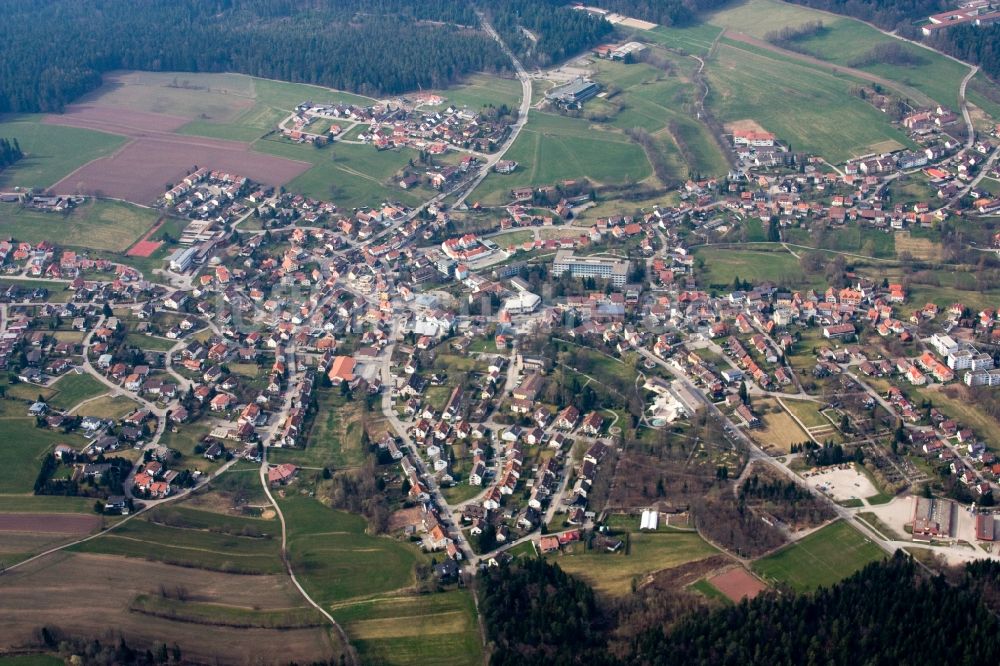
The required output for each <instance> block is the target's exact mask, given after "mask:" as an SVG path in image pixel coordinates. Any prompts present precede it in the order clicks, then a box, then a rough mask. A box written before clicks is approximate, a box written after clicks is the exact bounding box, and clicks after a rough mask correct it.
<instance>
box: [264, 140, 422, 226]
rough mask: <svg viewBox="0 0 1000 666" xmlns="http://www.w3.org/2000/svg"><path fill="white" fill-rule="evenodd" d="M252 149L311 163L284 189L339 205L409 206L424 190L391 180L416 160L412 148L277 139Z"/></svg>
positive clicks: (348, 206)
mask: <svg viewBox="0 0 1000 666" xmlns="http://www.w3.org/2000/svg"><path fill="white" fill-rule="evenodd" d="M254 150H258V151H260V152H264V153H268V154H271V155H278V156H280V157H287V158H289V159H293V160H302V161H305V162H311V163H312V164H313V166H312V168H310V169H309V170H308V171H306V172H305V173H303V174H302V175H300V176H299V177H297V178H295V179H294V180H292V181H291V182H289V183H288V185H287V186H286V187H287V189H288V190H289V191H290V192H301V193H302V194H305V195H307V196H310V197H314V198H317V199H323V200H328V201H329V200H332V201H334V202H335V203H336V204H337V205H338V206H340V207H341V208H348V209H349V208H352V207H361V206H375V205H378V204H379V203H381V202H383V201H387V200H388V201H400V202H402V203H404V204H411V205H412V204H414V203H416V202H417V201H418V200H419V199H420V196H421V195H420V194H419V192H420V191H422V189H423V188H417V189H416V190H402V189H400V188H399V187H398V186H396V185H395V184H394V183H393V182H392V179H393V176H394V175H395V174H396V172H398V171H399V170H400V169H402V168H404V167H406V166H407V164H408V163H409V161H410V159H416V157H417V154H416V153H415V152H413V151H411V150H398V151H396V150H383V151H377V150H375V149H374V148H373V147H372V146H364V145H353V144H346V143H334V144H333V145H331V146H328V147H327V148H323V149H318V148H314V147H312V146H309V145H304V144H295V143H291V142H289V141H286V140H284V139H278V138H267V139H262V140H260V141H257V142H256V143H254Z"/></svg>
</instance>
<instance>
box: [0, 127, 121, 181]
mask: <svg viewBox="0 0 1000 666" xmlns="http://www.w3.org/2000/svg"><path fill="white" fill-rule="evenodd" d="M0 136H2V137H6V138H10V139H17V141H18V143H20V144H21V150H23V151H24V153H25V156H24V158H22V159H20V160H18V162H17V163H16V164H14V165H13V166H10V167H7V168H6V169H4V170H3V171H0V189H2V190H9V189H12V188H14V187H18V186H19V187H24V188H30V187H38V188H46V187H50V186H51V185H54V184H55V183H57V182H58V181H59V180H61V179H62V178H63V177H64V176H67V175H69V174H70V173H72V172H73V171H74V170H75V169H78V168H79V167H81V166H83V165H84V164H86V163H87V162H90V161H91V160H95V159H97V158H98V157H103V156H105V155H109V154H111V153H113V152H114V151H115V150H116V149H117V148H119V147H120V146H121V145H122V144H124V143H125V138H124V137H121V136H115V135H114V134H106V133H104V132H94V131H92V130H86V129H77V128H75V127H61V126H59V125H48V124H45V123H42V122H41V116H36V115H31V116H27V115H26V116H17V117H15V118H14V119H12V120H8V121H5V122H0Z"/></svg>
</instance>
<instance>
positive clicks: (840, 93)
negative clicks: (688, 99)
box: [707, 39, 911, 162]
mask: <svg viewBox="0 0 1000 666" xmlns="http://www.w3.org/2000/svg"><path fill="white" fill-rule="evenodd" d="M707 76H708V79H709V84H710V87H711V91H710V93H709V96H708V103H709V105H710V106H712V107H713V108H714V109H715V112H716V114H717V115H718V117H719V119H720V120H721V121H722V122H734V121H739V120H745V119H752V120H755V121H757V122H758V123H759V124H760V125H762V126H763V127H764V128H765V129H767V130H768V131H770V132H774V133H775V134H776V135H777V136H778V138H779V139H780V140H782V141H785V142H787V143H789V144H791V147H792V149H793V150H803V151H807V152H813V153H818V154H820V155H822V156H824V157H825V158H826V159H828V160H830V161H833V162H842V161H844V160H846V159H848V158H850V157H853V156H855V155H862V154H866V153H868V152H870V150H871V146H872V145H873V144H876V143H880V142H883V141H887V140H893V141H896V142H898V143H900V144H902V145H911V144H910V142H909V140H908V139H907V138H906V136H905V135H904V134H903V133H902V132H901V131H899V130H898V129H895V128H893V127H891V126H890V124H889V121H888V119H887V118H886V117H885V115H884V114H882V113H880V112H879V111H878V110H876V109H875V108H874V107H872V106H871V105H869V104H867V103H866V102H864V101H862V100H861V99H858V98H857V97H854V96H852V95H851V94H850V92H849V89H850V88H851V87H852V86H853V85H856V83H857V82H856V81H855V80H853V79H849V78H846V77H841V76H835V75H834V74H832V73H829V72H825V71H821V70H819V69H817V68H815V67H810V66H807V65H803V64H799V63H796V62H792V61H789V60H785V59H782V58H778V57H773V55H772V54H769V53H768V52H766V51H763V50H757V49H753V48H752V47H749V46H747V45H744V44H741V43H737V42H731V41H728V40H726V39H723V41H722V42H721V43H720V44H719V47H718V50H717V51H716V54H715V55H714V57H713V59H712V62H711V66H710V67H709V68H708V69H707Z"/></svg>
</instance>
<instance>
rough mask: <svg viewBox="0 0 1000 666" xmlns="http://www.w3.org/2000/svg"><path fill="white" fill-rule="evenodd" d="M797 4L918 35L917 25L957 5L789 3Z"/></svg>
mask: <svg viewBox="0 0 1000 666" xmlns="http://www.w3.org/2000/svg"><path fill="white" fill-rule="evenodd" d="M789 1H790V2H792V3H794V4H796V5H805V6H806V7H812V8H813V9H822V10H823V11H827V12H833V13H834V14H844V15H845V16H853V17H854V18H856V19H861V20H862V21H867V22H869V23H874V24H875V25H877V26H878V27H880V28H882V29H884V30H896V29H902V30H904V31H905V32H910V33H911V34H912V33H913V32H914V29H913V27H912V26H913V22H914V21H916V20H918V19H921V18H926V17H927V16H929V15H930V14H937V13H938V12H943V11H945V10H946V9H948V8H949V7H952V6H954V4H955V3H953V2H947V1H946V0H789Z"/></svg>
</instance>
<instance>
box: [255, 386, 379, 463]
mask: <svg viewBox="0 0 1000 666" xmlns="http://www.w3.org/2000/svg"><path fill="white" fill-rule="evenodd" d="M318 401H319V411H318V412H317V414H316V420H315V421H314V424H313V427H312V430H311V431H310V432H309V436H308V439H307V441H306V447H305V449H294V448H289V449H272V450H271V451H270V452H269V453H268V458H269V459H270V461H271V462H273V463H284V462H290V463H294V464H296V465H300V466H305V467H330V468H331V469H337V468H341V467H356V466H359V465H361V463H362V462H364V457H365V452H364V451H362V450H361V433H362V428H363V426H362V424H361V416H362V406H361V404H360V403H358V402H348V401H347V400H346V399H345V398H344V397H342V396H341V395H340V393H339V392H338V391H334V390H327V391H322V392H320V393H319V395H318Z"/></svg>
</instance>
